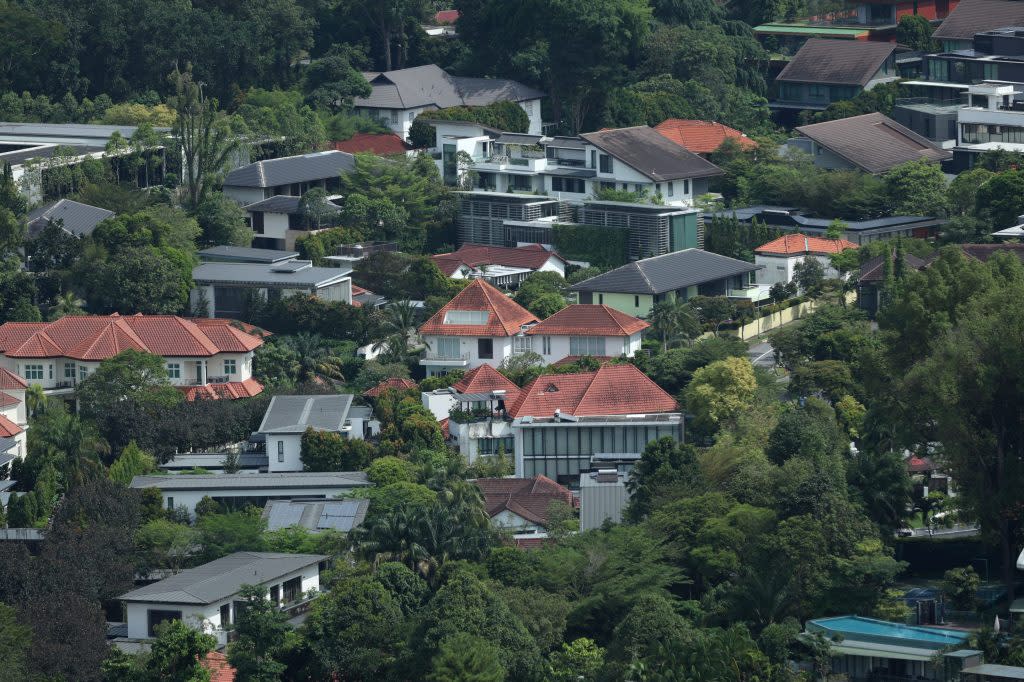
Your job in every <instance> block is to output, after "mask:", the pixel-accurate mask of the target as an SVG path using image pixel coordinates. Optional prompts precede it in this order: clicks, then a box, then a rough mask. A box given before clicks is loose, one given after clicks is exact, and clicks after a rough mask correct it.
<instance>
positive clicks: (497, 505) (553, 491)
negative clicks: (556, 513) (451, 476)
mask: <svg viewBox="0 0 1024 682" xmlns="http://www.w3.org/2000/svg"><path fill="white" fill-rule="evenodd" d="M474 483H475V484H476V486H477V487H478V488H480V491H481V492H482V493H483V496H484V507H485V508H486V509H487V515H488V516H491V517H493V516H497V515H498V514H500V513H501V512H503V511H506V510H507V511H510V512H512V513H513V514H516V515H517V516H521V517H522V518H524V519H526V520H527V521H530V522H532V523H539V524H546V523H547V521H548V509H549V508H550V506H551V503H552V502H564V503H565V504H567V505H569V506H570V507H571V506H573V497H572V493H571V492H570V491H569V489H568V488H566V487H564V486H561V485H559V484H558V483H555V482H554V481H552V480H551V479H550V478H548V477H547V476H534V477H533V478H478V479H476V480H475V481H474Z"/></svg>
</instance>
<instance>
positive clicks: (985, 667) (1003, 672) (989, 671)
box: [960, 663, 1024, 680]
mask: <svg viewBox="0 0 1024 682" xmlns="http://www.w3.org/2000/svg"><path fill="white" fill-rule="evenodd" d="M960 673H961V674H962V675H984V676H985V677H999V678H1002V679H1004V680H1024V668H1020V667H1017V666H1015V665H996V664H995V663H982V664H981V665H972V666H971V667H969V668H964V669H963V670H961V671H960Z"/></svg>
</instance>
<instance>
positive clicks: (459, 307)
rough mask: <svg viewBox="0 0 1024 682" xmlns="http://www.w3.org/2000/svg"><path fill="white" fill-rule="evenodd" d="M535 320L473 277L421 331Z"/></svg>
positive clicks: (495, 331) (509, 327)
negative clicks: (475, 315)
mask: <svg viewBox="0 0 1024 682" xmlns="http://www.w3.org/2000/svg"><path fill="white" fill-rule="evenodd" d="M449 311H487V313H488V315H487V321H486V322H485V323H484V324H462V323H460V324H445V316H446V315H447V313H448V312H449ZM536 321H537V317H536V316H535V315H534V314H533V313H531V312H530V311H529V310H527V309H526V308H524V307H522V306H521V305H519V304H518V303H516V302H515V301H513V300H512V299H511V298H509V297H508V296H506V295H505V294H503V293H501V291H499V290H498V289H496V288H495V287H494V286H493V285H491V284H488V283H487V282H486V281H484V280H482V279H475V280H473V281H472V282H470V283H469V286H467V287H466V288H465V289H463V290H462V291H460V292H459V293H458V294H456V295H455V298H453V299H452V300H450V301H448V303H446V304H445V305H444V307H443V308H441V309H440V310H438V311H437V312H436V313H434V316H433V317H431V318H430V319H429V320H427V321H426V322H424V323H423V326H421V327H420V333H421V334H436V335H440V336H512V335H513V334H518V333H519V331H520V328H521V327H522V326H523V325H524V324H531V323H533V322H536ZM2 328H3V327H0V329H2Z"/></svg>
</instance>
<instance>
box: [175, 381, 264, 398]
mask: <svg viewBox="0 0 1024 682" xmlns="http://www.w3.org/2000/svg"><path fill="white" fill-rule="evenodd" d="M177 389H178V390H179V391H181V392H182V393H184V394H185V400H189V401H192V400H222V399H223V400H238V399H239V398H252V397H253V396H256V395H259V394H260V393H262V392H263V384H261V383H260V382H258V381H256V380H255V379H246V380H245V381H227V382H224V383H220V384H206V385H204V386H178V387H177Z"/></svg>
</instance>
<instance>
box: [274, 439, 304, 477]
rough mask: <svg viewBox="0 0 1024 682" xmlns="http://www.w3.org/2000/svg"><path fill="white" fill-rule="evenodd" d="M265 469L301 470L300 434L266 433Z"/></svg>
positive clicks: (275, 470) (276, 470)
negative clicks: (266, 463)
mask: <svg viewBox="0 0 1024 682" xmlns="http://www.w3.org/2000/svg"><path fill="white" fill-rule="evenodd" d="M267 461H268V466H267V471H269V472H270V473H275V472H278V471H302V435H301V434H296V433H273V434H267Z"/></svg>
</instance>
